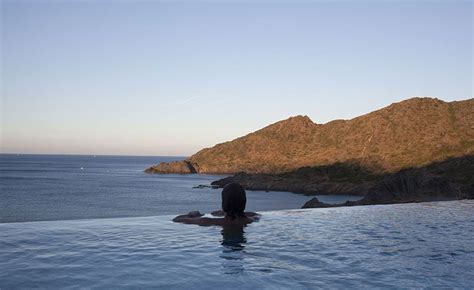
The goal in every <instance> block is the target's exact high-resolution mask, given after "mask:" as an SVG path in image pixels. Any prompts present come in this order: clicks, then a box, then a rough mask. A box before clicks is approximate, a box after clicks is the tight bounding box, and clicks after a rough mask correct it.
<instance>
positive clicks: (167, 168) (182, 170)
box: [145, 160, 197, 174]
mask: <svg viewBox="0 0 474 290" xmlns="http://www.w3.org/2000/svg"><path fill="white" fill-rule="evenodd" d="M145 172H146V173H177V174H190V173H196V172H197V171H196V169H195V168H194V166H193V164H192V163H191V162H189V161H187V160H183V161H173V162H161V163H160V164H158V165H155V166H151V167H149V168H147V169H145Z"/></svg>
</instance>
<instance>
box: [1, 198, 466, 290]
mask: <svg viewBox="0 0 474 290" xmlns="http://www.w3.org/2000/svg"><path fill="white" fill-rule="evenodd" d="M473 210H474V201H472V200H470V201H452V202H433V203H419V204H400V205H378V206H361V207H345V208H323V209H307V210H288V211H273V212H263V216H262V219H261V220H260V221H259V222H256V223H253V224H250V225H248V226H247V227H243V228H221V227H217V226H212V227H201V226H196V225H183V224H176V223H173V222H171V221H170V220H171V218H172V216H157V217H138V218H136V217H135V218H114V219H95V220H69V221H47V222H25V223H5V224H0V288H1V289H4V288H5V289H9V288H32V287H39V288H77V287H87V288H88V287H97V288H116V287H125V288H126V287H135V288H140V287H163V288H173V289H191V288H192V289H196V288H197V289H199V288H203V289H204V288H205V289H212V288H256V289H261V288H292V289H299V288H302V289H304V288H315V287H324V288H348V287H349V288H361V287H364V288H367V287H377V288H385V287H390V288H412V287H417V288H418V287H423V288H425V287H426V288H434V287H448V288H451V287H460V288H473V287H474V240H473V233H474V215H473Z"/></svg>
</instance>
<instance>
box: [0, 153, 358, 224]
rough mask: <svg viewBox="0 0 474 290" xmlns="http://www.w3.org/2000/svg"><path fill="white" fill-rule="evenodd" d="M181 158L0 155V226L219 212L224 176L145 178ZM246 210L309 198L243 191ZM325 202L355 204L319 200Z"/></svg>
mask: <svg viewBox="0 0 474 290" xmlns="http://www.w3.org/2000/svg"><path fill="white" fill-rule="evenodd" d="M182 159H184V157H175V156H172V157H168V156H120V155H56V154H55V155H51V154H47V155H46V154H45V155H38V154H2V155H0V191H1V193H0V222H1V223H5V222H30V221H45V220H69V219H95V218H114V217H139V216H157V215H172V214H175V215H178V214H182V213H187V212H189V211H193V210H199V211H201V212H208V213H209V212H211V211H213V210H218V209H220V202H221V201H220V192H221V190H220V189H211V188H193V187H195V186H198V185H209V184H210V183H211V182H212V181H214V180H217V179H220V178H222V177H224V176H227V175H211V174H190V175H180V174H165V175H162V174H147V173H145V172H144V170H145V169H146V168H147V167H148V166H151V165H154V164H158V163H160V162H170V161H175V160H182ZM247 195H248V205H247V208H248V210H252V211H268V210H281V209H297V208H301V206H302V205H303V204H304V203H305V202H306V201H308V200H309V199H310V198H311V197H308V196H304V195H302V194H294V193H290V192H266V191H248V192H247ZM319 198H320V199H322V200H325V201H327V202H339V201H345V200H346V199H358V198H359V197H354V196H321V197H319Z"/></svg>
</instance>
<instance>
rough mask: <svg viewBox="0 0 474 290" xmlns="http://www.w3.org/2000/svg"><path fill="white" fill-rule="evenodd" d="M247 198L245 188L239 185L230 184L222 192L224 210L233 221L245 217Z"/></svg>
mask: <svg viewBox="0 0 474 290" xmlns="http://www.w3.org/2000/svg"><path fill="white" fill-rule="evenodd" d="M246 203H247V197H246V196H245V190H244V188H243V187H242V186H241V185H240V184H238V183H229V184H227V185H226V186H224V189H223V190H222V210H223V211H225V213H226V215H227V216H230V217H231V218H232V219H234V218H235V217H243V216H245V215H244V210H245V204H246Z"/></svg>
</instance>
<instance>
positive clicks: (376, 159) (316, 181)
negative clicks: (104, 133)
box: [146, 98, 474, 207]
mask: <svg viewBox="0 0 474 290" xmlns="http://www.w3.org/2000/svg"><path fill="white" fill-rule="evenodd" d="M472 155H474V99H469V100H464V101H454V102H444V101H442V100H439V99H434V98H412V99H408V100H405V101H402V102H399V103H394V104H392V105H390V106H388V107H385V108H382V109H380V110H377V111H374V112H371V113H369V114H366V115H363V116H360V117H357V118H354V119H351V120H335V121H332V122H329V123H326V124H316V123H313V122H312V121H311V119H309V118H308V117H307V116H296V117H291V118H289V119H287V120H283V121H279V122H277V123H274V124H271V125H269V126H267V127H265V128H263V129H261V130H258V131H256V132H254V133H250V134H248V135H246V136H243V137H240V138H237V139H235V140H232V141H229V142H225V143H221V144H217V145H216V146H214V147H212V148H206V149H203V150H201V151H199V152H197V153H196V154H194V155H192V156H191V157H189V158H188V159H186V160H184V161H176V162H171V163H160V164H158V165H155V166H152V167H150V168H148V169H146V172H147V173H180V174H190V173H216V174H234V175H233V176H231V177H228V178H225V179H222V180H219V181H216V182H214V183H213V185H215V186H223V185H224V184H226V182H229V181H235V182H239V183H241V184H242V185H243V186H244V187H245V188H247V189H251V190H252V189H254V190H272V191H273V190H278V191H292V192H298V193H304V194H356V195H361V196H364V198H363V199H362V200H360V201H358V202H356V203H354V204H353V203H352V202H349V203H347V204H345V205H359V204H375V203H393V202H407V201H423V200H428V199H430V198H431V199H432V198H436V199H443V198H449V199H454V198H472V186H473V185H472V184H473V182H472V179H469V178H467V177H466V176H472V175H474V170H473V168H472V166H469V164H471V165H472V161H473V160H472ZM436 168H438V169H436ZM442 168H444V169H442ZM435 173H436V174H435ZM457 174H460V175H461V177H463V178H467V180H464V179H463V178H461V179H462V181H463V182H464V183H460V181H459V180H461V179H459V178H456V179H452V178H451V177H450V176H454V175H457ZM466 184H467V185H466ZM392 195H393V196H392ZM311 206H323V205H321V203H319V204H318V202H316V201H315V200H313V202H311V201H310V202H308V203H307V204H306V205H305V207H311ZM324 206H330V205H324ZM331 206H332V205H331Z"/></svg>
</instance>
